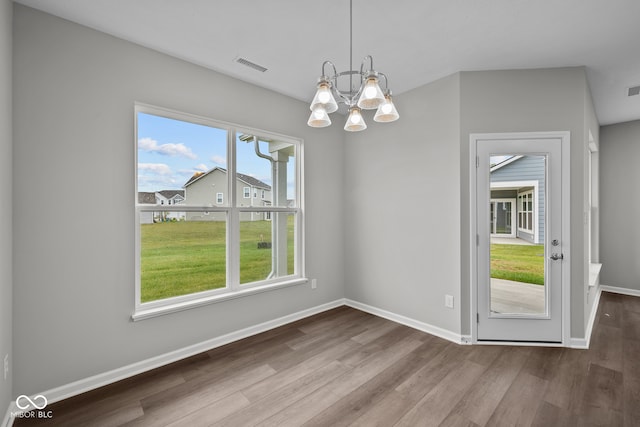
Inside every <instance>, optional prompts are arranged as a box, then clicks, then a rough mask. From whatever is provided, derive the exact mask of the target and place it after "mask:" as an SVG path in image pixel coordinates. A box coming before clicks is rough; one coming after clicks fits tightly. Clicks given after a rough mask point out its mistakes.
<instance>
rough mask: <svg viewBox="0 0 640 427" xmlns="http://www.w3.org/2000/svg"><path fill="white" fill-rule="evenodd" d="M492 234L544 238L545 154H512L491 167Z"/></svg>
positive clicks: (537, 239) (539, 240)
mask: <svg viewBox="0 0 640 427" xmlns="http://www.w3.org/2000/svg"><path fill="white" fill-rule="evenodd" d="M490 183H491V235H492V236H499V237H512V238H516V237H517V238H520V239H523V240H526V241H528V242H531V243H543V242H544V226H545V218H544V212H545V207H544V203H545V158H544V157H543V156H513V157H510V158H508V159H506V160H504V161H502V162H500V163H498V164H496V165H494V166H492V167H491V172H490Z"/></svg>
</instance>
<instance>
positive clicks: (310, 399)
mask: <svg viewBox="0 0 640 427" xmlns="http://www.w3.org/2000/svg"><path fill="white" fill-rule="evenodd" d="M420 345H422V342H421V341H418V340H415V339H405V340H402V341H400V342H397V343H396V344H395V345H393V346H390V347H387V348H385V349H384V350H382V351H380V352H378V353H376V354H374V355H372V356H371V357H369V358H368V359H366V360H365V361H363V362H362V363H361V364H360V365H358V366H356V367H354V368H352V369H350V370H348V371H347V372H345V373H344V374H343V375H341V376H339V377H338V378H336V379H334V380H333V381H331V382H330V383H328V384H327V385H325V386H323V387H321V388H320V389H319V390H317V391H316V392H314V393H312V394H310V395H308V396H306V397H305V398H303V399H301V400H299V401H297V402H295V403H294V404H293V405H290V406H289V407H287V408H286V409H285V410H283V411H280V412H278V413H277V414H275V415H274V416H272V417H270V418H268V419H266V420H265V421H263V422H262V423H259V424H258V425H261V426H284V425H291V426H300V425H302V424H304V423H305V422H306V421H308V420H309V419H311V418H313V417H314V416H315V415H316V414H318V413H320V412H322V411H323V410H324V409H325V408H327V407H329V406H331V405H333V404H334V403H335V402H336V401H337V400H338V399H341V398H343V397H344V396H346V395H347V394H349V393H350V392H352V391H353V390H355V389H357V388H358V387H359V386H361V385H362V384H364V383H366V382H367V381H369V380H370V379H372V378H373V377H374V376H376V375H378V374H379V373H380V372H382V371H383V370H385V369H387V368H388V367H389V366H391V365H393V364H394V363H396V362H397V361H398V360H399V359H402V358H403V357H404V356H406V355H407V354H409V353H411V352H412V351H413V350H415V349H416V348H418V347H419V346H420Z"/></svg>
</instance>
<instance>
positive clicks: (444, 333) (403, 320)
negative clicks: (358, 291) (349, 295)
mask: <svg viewBox="0 0 640 427" xmlns="http://www.w3.org/2000/svg"><path fill="white" fill-rule="evenodd" d="M345 305H348V306H349V307H353V308H355V309H358V310H361V311H365V312H367V313H371V314H374V315H376V316H378V317H383V318H385V319H388V320H391V321H393V322H396V323H400V324H403V325H405V326H409V327H411V328H414V329H417V330H419V331H422V332H426V333H428V334H431V335H435V336H437V337H440V338H443V339H445V340H448V341H451V342H454V343H456V344H468V343H467V342H464V341H463V337H462V335H460V334H456V333H455V332H451V331H448V330H446V329H442V328H439V327H437V326H433V325H430V324H428V323H424V322H421V321H419V320H414V319H411V318H409V317H405V316H402V315H400V314H396V313H392V312H390V311H386V310H383V309H381V308H377V307H372V306H370V305H367V304H363V303H361V302H357V301H353V300H350V299H346V300H345Z"/></svg>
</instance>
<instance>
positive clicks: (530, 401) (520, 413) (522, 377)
mask: <svg viewBox="0 0 640 427" xmlns="http://www.w3.org/2000/svg"><path fill="white" fill-rule="evenodd" d="M547 384H548V381H547V380H543V379H542V378H539V377H537V376H535V375H532V374H529V373H527V372H524V371H520V373H519V374H518V376H517V377H516V379H515V380H514V381H513V383H512V384H511V387H509V390H507V392H506V393H505V395H504V397H503V398H502V400H501V401H500V404H499V405H498V407H497V408H496V410H495V411H494V412H493V415H492V416H491V418H490V419H489V421H488V422H487V424H486V425H487V426H529V425H531V424H532V423H533V420H534V419H535V416H536V413H537V412H538V406H540V402H541V399H540V398H541V396H542V395H543V394H544V390H545V389H546V387H547Z"/></svg>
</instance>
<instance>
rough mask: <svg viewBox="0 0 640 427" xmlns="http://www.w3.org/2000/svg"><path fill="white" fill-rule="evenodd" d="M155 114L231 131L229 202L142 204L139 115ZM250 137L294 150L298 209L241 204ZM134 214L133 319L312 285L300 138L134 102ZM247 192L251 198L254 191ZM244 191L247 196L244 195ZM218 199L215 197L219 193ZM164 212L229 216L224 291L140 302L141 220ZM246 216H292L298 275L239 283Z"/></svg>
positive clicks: (228, 139)
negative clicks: (242, 143) (242, 141)
mask: <svg viewBox="0 0 640 427" xmlns="http://www.w3.org/2000/svg"><path fill="white" fill-rule="evenodd" d="M139 113H143V114H151V115H155V116H160V117H165V118H168V119H173V120H179V121H185V122H189V123H194V124H199V125H204V126H210V127H214V128H218V129H222V130H225V131H226V132H227V174H228V175H227V176H228V177H229V179H228V182H227V188H226V191H227V194H229V195H230V196H229V200H228V202H227V205H225V206H190V205H183V204H173V205H170V206H168V205H144V204H140V203H138V114H139ZM239 134H252V135H257V136H259V137H260V138H266V139H269V140H279V141H282V142H285V143H287V144H292V145H294V146H295V151H296V155H295V158H294V161H295V182H296V185H295V200H296V203H295V206H293V207H289V206H286V207H274V206H263V207H258V206H242V204H241V202H240V200H242V199H240V196H239V195H238V193H237V192H236V189H237V186H238V183H237V181H238V177H237V174H236V172H237V171H236V169H235V166H236V165H235V158H236V135H239ZM133 146H134V147H133V151H134V165H133V166H134V211H135V233H134V234H135V301H134V310H133V314H132V315H131V318H132V320H134V321H137V320H143V319H147V318H151V317H156V316H159V315H163V314H167V313H172V312H177V311H182V310H186V309H189V308H193V307H199V306H202V305H206V304H212V303H216V302H221V301H226V300H229V299H233V298H239V297H244V296H248V295H253V294H256V293H259V292H265V291H269V290H272V289H278V288H281V287H286V286H293V285H298V284H303V283H306V282H308V279H307V278H306V276H305V264H306V263H305V250H304V247H305V244H304V235H305V229H304V223H305V221H304V182H303V177H304V173H303V170H302V168H303V164H304V161H303V156H304V141H303V140H302V139H301V138H296V137H291V136H287V135H282V134H278V133H274V132H269V131H265V130H262V129H255V128H249V127H246V126H241V125H237V124H234V123H229V122H223V121H220V120H215V119H211V118H207V117H203V116H198V115H194V114H190V113H185V112H180V111H175V110H171V109H167V108H163V107H157V106H153V105H148V104H143V103H135V105H134V144H133ZM247 188H248V189H249V198H250V196H251V192H250V191H251V189H250V187H247ZM244 194H246V193H243V195H244ZM216 197H217V195H216ZM160 210H162V211H163V212H168V211H176V212H186V211H197V212H207V213H209V212H224V213H226V215H227V220H226V230H227V245H226V246H227V250H226V271H227V280H226V286H225V287H224V288H218V289H212V290H207V291H203V292H197V293H191V294H187V295H180V296H176V297H170V298H166V299H161V300H155V301H150V302H145V303H142V302H141V269H140V266H141V233H140V228H141V227H140V225H141V217H142V213H143V212H152V213H155V212H157V211H160ZM242 212H265V216H267V215H268V216H271V213H272V212H282V213H292V214H294V218H295V219H294V221H295V228H294V229H295V233H294V244H295V249H294V273H293V274H292V275H287V276H283V277H277V278H269V279H265V280H261V281H257V282H253V283H245V284H240V214H241V213H242Z"/></svg>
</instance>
